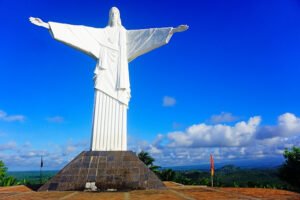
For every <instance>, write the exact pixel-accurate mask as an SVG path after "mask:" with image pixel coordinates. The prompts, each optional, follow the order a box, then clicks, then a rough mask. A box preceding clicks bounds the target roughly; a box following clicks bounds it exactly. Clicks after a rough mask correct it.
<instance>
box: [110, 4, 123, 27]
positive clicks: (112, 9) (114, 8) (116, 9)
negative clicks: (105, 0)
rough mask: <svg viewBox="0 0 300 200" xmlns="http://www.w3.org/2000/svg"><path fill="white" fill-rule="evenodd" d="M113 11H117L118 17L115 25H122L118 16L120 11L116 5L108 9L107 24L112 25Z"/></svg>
mask: <svg viewBox="0 0 300 200" xmlns="http://www.w3.org/2000/svg"><path fill="white" fill-rule="evenodd" d="M113 11H117V12H118V13H119V17H118V19H117V25H118V26H122V21H121V17H120V11H119V9H118V8H117V7H112V8H111V9H110V10H109V20H108V25H109V26H112V16H111V15H112V12H113Z"/></svg>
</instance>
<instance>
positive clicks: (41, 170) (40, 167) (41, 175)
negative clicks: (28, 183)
mask: <svg viewBox="0 0 300 200" xmlns="http://www.w3.org/2000/svg"><path fill="white" fill-rule="evenodd" d="M42 167H43V156H41V165H40V184H41V185H42Z"/></svg>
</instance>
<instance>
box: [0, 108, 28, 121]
mask: <svg viewBox="0 0 300 200" xmlns="http://www.w3.org/2000/svg"><path fill="white" fill-rule="evenodd" d="M0 120H3V121H6V122H15V121H18V122H23V121H24V120H25V116H24V115H8V114H7V113H6V112H4V111H3V110H0Z"/></svg>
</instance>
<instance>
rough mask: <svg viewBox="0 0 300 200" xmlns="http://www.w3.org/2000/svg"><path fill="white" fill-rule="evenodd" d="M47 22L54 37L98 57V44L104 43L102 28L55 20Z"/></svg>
mask: <svg viewBox="0 0 300 200" xmlns="http://www.w3.org/2000/svg"><path fill="white" fill-rule="evenodd" d="M48 24H49V25H50V29H49V30H50V33H51V35H52V36H53V38H54V39H56V40H58V41H60V42H62V43H64V44H66V45H68V46H71V47H73V48H75V49H78V50H79V51H81V52H83V53H85V54H88V55H90V56H91V57H93V58H95V59H98V57H99V53H100V48H101V46H100V45H101V44H102V43H106V42H105V41H104V40H105V39H106V37H105V33H104V31H103V29H99V28H93V27H87V26H82V25H70V24H63V23H56V22H48ZM101 36H103V37H101ZM101 38H102V39H103V41H101Z"/></svg>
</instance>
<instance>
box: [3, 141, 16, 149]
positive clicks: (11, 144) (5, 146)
mask: <svg viewBox="0 0 300 200" xmlns="http://www.w3.org/2000/svg"><path fill="white" fill-rule="evenodd" d="M16 147H17V143H16V142H15V141H10V142H7V143H4V144H0V151H4V150H15V149H16Z"/></svg>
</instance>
